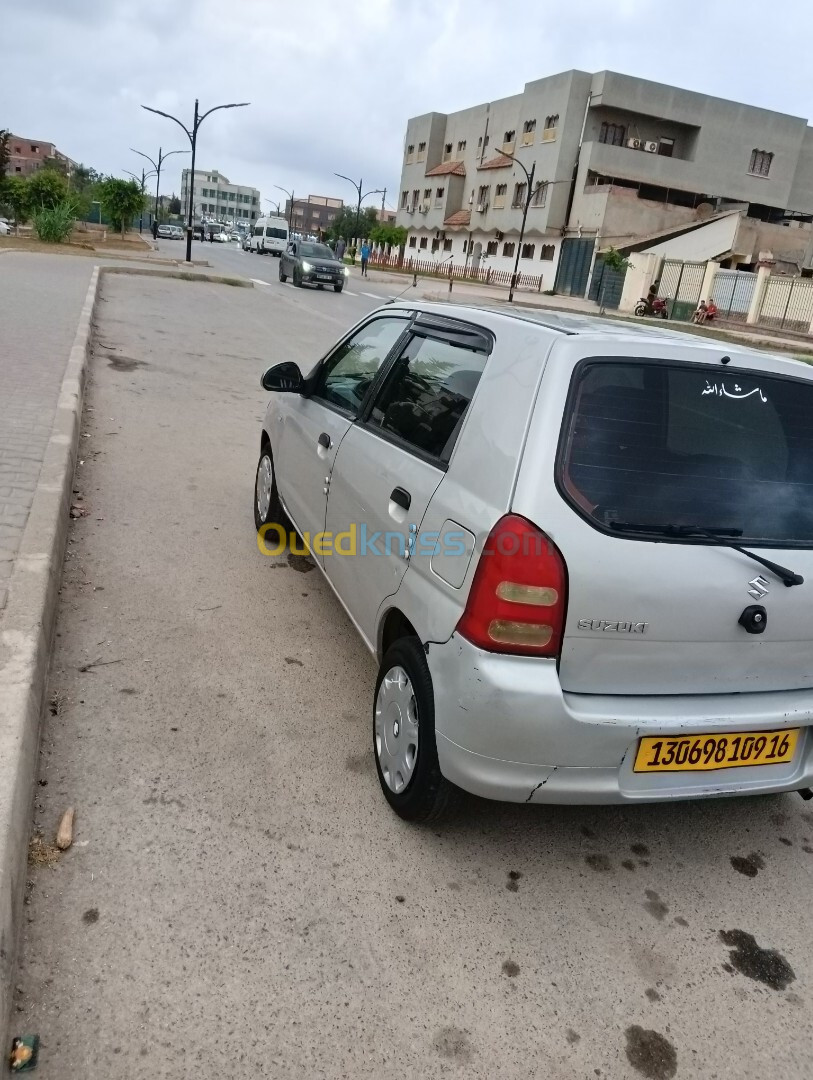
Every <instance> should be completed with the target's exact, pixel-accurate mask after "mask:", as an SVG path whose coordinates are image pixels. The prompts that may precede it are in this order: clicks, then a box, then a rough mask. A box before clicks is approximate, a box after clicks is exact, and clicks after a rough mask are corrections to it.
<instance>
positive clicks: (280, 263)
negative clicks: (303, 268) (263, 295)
mask: <svg viewBox="0 0 813 1080" xmlns="http://www.w3.org/2000/svg"><path fill="white" fill-rule="evenodd" d="M279 279H280V281H287V280H288V275H287V274H285V273H283V270H282V259H280V261H279Z"/></svg>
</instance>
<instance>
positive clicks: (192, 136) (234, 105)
mask: <svg viewBox="0 0 813 1080" xmlns="http://www.w3.org/2000/svg"><path fill="white" fill-rule="evenodd" d="M249 104H250V102H248V101H237V102H231V103H230V104H229V105H215V106H214V107H213V108H211V109H209V110H208V111H207V112H205V113H203V115H202V116H201V115H200V113H199V112H198V99H197V98H195V114H194V119H193V122H192V129H191V130H190V129H189V128H188V127H187V126H186V124H182V123H181V121H180V120H179V119H178V117H177V116H172V115H170V113H166V112H162V111H161V110H160V109H152V108H150V106H149V105H142V106H141V108H142V109H146V110H147V112H153V113H156V114H157V115H158V116H165V117H166V118H167V120H174V121H175V123H176V124H177V125H178V127H179V128H181V129H182V130H183V131H184V132H185V134H186V137H187V138H188V139H189V142H190V144H191V146H192V167H191V169H190V170H189V201H188V203H187V206H188V211H189V212H188V214H187V220H186V261H187V262H192V203H193V200H194V194H195V151H196V149H197V143H198V129H199V128H200V125H201V124H202V123H203V121H204V120H205V119H206V117H207V116H211V114H212V113H213V112H217V111H218V109H243V108H245V106H246V105H249ZM166 156H167V157H169V155H168V154H167V155H166Z"/></svg>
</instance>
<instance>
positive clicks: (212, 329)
mask: <svg viewBox="0 0 813 1080" xmlns="http://www.w3.org/2000/svg"><path fill="white" fill-rule="evenodd" d="M208 254H209V250H208V246H207V255H208ZM218 260H220V261H218ZM212 262H214V263H215V264H216V265H221V262H222V266H223V267H224V268H226V267H229V268H231V266H232V265H234V268H235V269H237V268H239V269H240V270H241V272H243V273H249V271H250V273H249V276H252V277H261V276H262V275H265V276H266V277H269V278H270V279H271V280H270V284H269V285H262V286H258V287H257V288H256V289H254V290H248V289H237V288H228V287H225V286H216V285H209V284H192V283H185V282H180V281H175V280H172V281H158V280H155V279H150V278H133V279H128V278H126V277H115V278H109V279H107V281H106V282H105V283H104V287H103V296H104V300H105V303H103V304H101V306H100V312H99V317H98V323H99V327H98V334H97V344H96V349H95V357H94V359H93V362H92V380H91V384H90V387H89V394H88V409H87V414H86V419H85V423H84V426H83V432H84V436H83V438H82V455H81V457H82V461H83V464H82V465H80V467H79V470H78V474H77V481H76V484H75V487H76V490H77V495H76V498H77V504H76V505H77V506H79V507H82V508H83V509H84V510H85V511H86V515H85V516H82V517H80V518H79V519H78V520H76V521H75V522H74V523H73V526H72V534H71V543H70V544H69V555H68V558H67V560H66V566H65V577H64V586H63V595H62V607H61V613H60V619H59V625H58V634H59V636H58V638H57V648H56V653H55V656H54V662H53V672H52V678H51V685H50V694H51V695H52V696H51V701H52V709H51V715H49V716H48V717H47V718H46V723H45V732H44V738H43V747H42V772H41V780H40V783H41V784H43V785H45V786H42V787H40V788H38V789H37V791H38V795H37V810H36V820H37V823H38V825H39V826H40V828H41V829H42V831H43V834H44V839H45V841H46V842H48V843H49V842H50V841H51V839H52V837H53V835H54V831H55V829H56V825H57V821H58V819H59V816H60V814H61V812H62V811H63V810H64V809H65V807H67V806H68V805H73V806H75V807H76V810H77V819H76V820H77V826H76V843H75V844H74V846H73V848H72V849H71V850H70V851H68V852H67V853H66V854H64V855H63V856H62V857H61V858H60V859H59V860H58V862H57V863H56V865H55V866H54V867H49V866H37V867H32V869H31V888H30V904H29V907H28V908H27V909H26V910H27V911H28V913H29V916H28V917H29V921H28V923H27V925H26V927H25V942H24V957H23V963H22V967H21V971H20V974H19V993H18V995H17V999H16V1000H17V1003H18V1004H17V1008H18V1012H17V1014H16V1018H17V1020H18V1026H19V1030H20V1031H26V1032H39V1034H40V1035H41V1037H42V1041H43V1049H42V1052H41V1061H40V1066H39V1075H40V1076H41V1077H42V1078H43V1080H80V1078H81V1080H95V1078H102V1077H104V1078H105V1080H141V1078H144V1080H146V1078H149V1080H155V1078H163V1077H167V1078H168V1077H173V1078H177V1077H189V1078H193V1077H194V1078H195V1080H208V1078H210V1077H211V1078H214V1077H221V1076H228V1077H235V1078H237V1077H242V1076H245V1077H252V1078H253V1077H261V1076H262V1077H266V1076H267V1077H274V1078H279V1080H299V1078H302V1080H305V1078H307V1080H311V1078H314V1077H326V1078H331V1080H333V1078H339V1077H348V1078H349V1077H352V1078H356V1077H369V1078H375V1080H379V1078H389V1077H398V1078H399V1080H403V1078H407V1080H412V1078H434V1077H447V1076H449V1077H465V1078H466V1080H469V1078H488V1080H498V1078H503V1077H506V1078H515V1077H517V1078H525V1077H528V1078H530V1077H539V1078H544V1080H560V1078H561V1080H569V1078H579V1080H582V1078H589V1080H592V1078H594V1077H599V1078H602V1077H603V1078H612V1080H619V1078H620V1080H640V1078H641V1077H649V1078H653V1080H668V1078H671V1077H673V1076H678V1077H689V1078H703V1080H705V1078H708V1080H712V1078H728V1077H736V1078H738V1080H751V1078H753V1080H764V1078H765V1077H768V1076H771V1077H774V1076H775V1077H782V1078H783V1080H789V1078H791V1080H792V1078H797V1077H798V1078H802V1077H807V1076H808V1074H809V1070H810V1061H811V1048H812V1047H813V1021H812V1020H811V1018H812V1017H813V986H812V985H811V970H813V942H812V941H811V933H810V929H811V916H810V907H811V904H810V897H811V886H812V885H813V814H811V810H810V808H809V806H808V804H805V803H803V802H802V800H801V799H800V798H799V797H798V796H795V795H794V796H785V797H779V798H759V799H751V800H744V799H742V800H729V801H711V802H701V803H688V804H687V803H681V804H676V805H674V806H655V807H652V806H636V807H607V808H601V807H592V808H568V807H544V806H541V807H538V806H533V807H529V806H502V805H498V804H493V803H488V802H485V801H481V800H477V799H473V798H469V799H467V800H465V803H464V807H463V809H462V811H461V812H460V813H459V814H458V815H457V816H456V817H454V818H453V819H451V820H449V821H448V822H446V823H444V824H443V825H441V826H435V827H433V828H432V829H420V828H414V827H410V826H408V825H406V824H405V823H403V822H401V821H400V820H399V819H398V818H396V817H395V816H394V815H393V814H392V813H391V812H390V811H389V809H388V808H387V806H386V804H385V802H384V799H383V797H382V795H381V793H380V791H379V788H378V781H377V778H376V774H375V769H374V764H373V760H372V750H371V741H372V740H371V728H372V689H373V681H374V677H375V666H374V662H373V660H372V659H371V658H370V657H369V655H368V654H367V653H366V651H365V649H364V648H363V646H362V645H361V643H360V640H359V639H358V638H357V636H356V634H355V632H354V631H353V629H352V627H351V625H350V623H349V622H348V620H347V619H346V617H345V615H344V613H343V611H342V609H341V607H340V606H339V604H338V603H337V601H336V600H335V599H334V597H333V595H332V593H331V591H330V589H329V588H328V587H327V585H326V584H325V583H324V581H323V580H322V579H321V577H320V575H319V571H318V570H316V569H313V568H311V567H310V564H309V561H308V560H307V559H303V558H302V557H297V556H295V555H294V556H291V555H283V556H281V557H279V558H275V559H269V558H266V557H264V556H262V555H261V554H260V553H259V551H258V549H257V545H256V542H255V536H254V530H253V524H252V516H251V501H252V485H253V477H254V467H255V463H256V458H257V454H258V448H259V430H260V419H261V416H262V414H263V411H264V406H265V399H264V395H263V394H262V392H261V391H260V389H259V387H258V380H259V376H260V373H261V371H262V370H263V368H264V366H265V365H266V364H267V363H273V362H275V361H277V360H282V359H299V360H300V361H301V362H302V363H303V366H304V365H305V364H306V363H307V362H308V361H309V359H313V358H315V357H316V356H318V355H319V354H320V353H321V352H322V350H323V349H324V348H325V347H326V346H327V345H328V344H329V343H330V342H331V341H332V340H333V339H334V338H335V337H337V336H338V334H339V333H340V332H341V330H342V329H343V328H344V327H346V326H347V325H349V324H350V323H351V322H353V321H354V320H355V319H356V318H358V317H359V315H360V314H362V313H363V311H364V310H365V309H366V310H369V309H370V308H372V307H373V306H375V300H374V299H373V298H371V297H367V296H363V295H361V294H362V292H366V291H369V292H371V293H374V292H377V291H382V290H380V288H376V287H375V286H372V287H370V288H369V290H368V289H366V288H365V289H364V290H362V289H361V288H360V287H359V286H358V282H357V280H356V279H351V280H352V281H353V285H352V286H351V287H350V288H349V290H348V291H349V292H350V293H355V292H358V293H359V295H358V296H352V295H347V294H342V295H341V296H338V295H335V294H334V293H333V292H332V291H327V290H325V291H321V292H319V291H315V290H314V291H311V290H294V289H292V288H290V287H287V286H280V285H279V283H278V282H276V281H275V280H274V275H275V274H276V270H277V264H276V261H275V260H272V259H270V258H266V259H262V258H260V257H259V256H248V255H246V254H244V253H243V252H241V251H238V250H236V248H235V249H234V250H219V249H217V248H214V252H213V255H212ZM244 266H247V267H248V268H249V271H245V270H242V267H244ZM363 284H364V285H365V286H366V283H363ZM79 496H81V497H82V498H81V500H80V499H79ZM83 669H84V670H83ZM48 856H49V852H48V851H47V850H46V851H44V852H43V851H42V850H40V855H39V861H40V862H43V861H45V862H47V861H49V859H48Z"/></svg>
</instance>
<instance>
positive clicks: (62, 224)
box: [34, 199, 76, 244]
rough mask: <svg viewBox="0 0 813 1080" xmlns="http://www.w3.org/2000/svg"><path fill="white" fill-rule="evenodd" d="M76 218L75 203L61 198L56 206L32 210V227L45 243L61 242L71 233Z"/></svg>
mask: <svg viewBox="0 0 813 1080" xmlns="http://www.w3.org/2000/svg"><path fill="white" fill-rule="evenodd" d="M75 218H76V204H75V203H74V202H73V201H72V200H71V199H63V200H62V201H61V202H59V203H57V204H56V206H50V207H42V208H41V209H40V210H36V211H35V212H34V229H35V230H36V233H37V236H38V237H39V238H40V240H43V241H44V242H45V243H46V244H61V243H63V242H64V241H65V240H67V239H68V237H69V236H70V235H71V231H72V230H73V223H74V220H75Z"/></svg>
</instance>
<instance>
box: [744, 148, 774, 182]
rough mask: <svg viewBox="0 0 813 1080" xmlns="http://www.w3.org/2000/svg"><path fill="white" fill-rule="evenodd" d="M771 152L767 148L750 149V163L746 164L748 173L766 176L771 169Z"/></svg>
mask: <svg viewBox="0 0 813 1080" xmlns="http://www.w3.org/2000/svg"><path fill="white" fill-rule="evenodd" d="M772 161H773V154H771V153H769V152H768V151H767V150H752V151H751V163H750V165H749V166H748V171H749V173H752V174H753V175H754V176H767V175H768V174H769V173H770V171H771V162H772Z"/></svg>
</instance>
